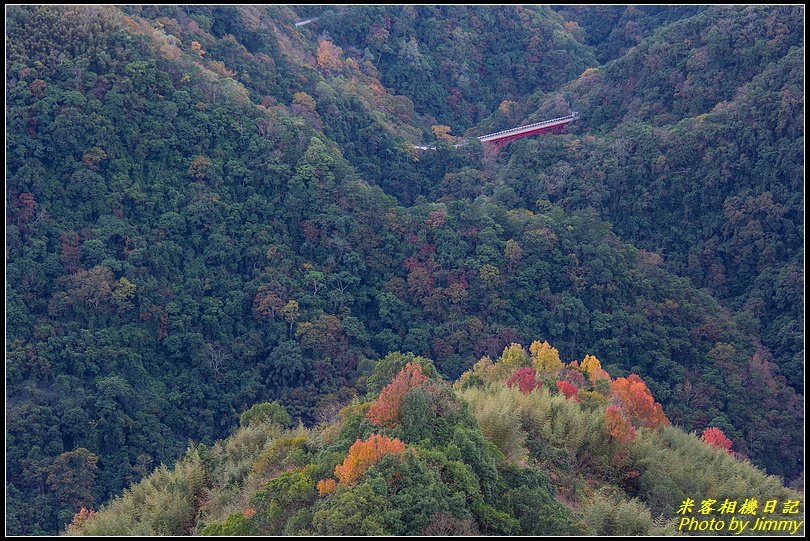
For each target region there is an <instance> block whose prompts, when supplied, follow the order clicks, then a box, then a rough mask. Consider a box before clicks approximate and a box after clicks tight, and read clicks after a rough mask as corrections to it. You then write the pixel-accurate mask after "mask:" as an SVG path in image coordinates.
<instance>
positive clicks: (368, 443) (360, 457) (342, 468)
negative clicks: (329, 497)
mask: <svg viewBox="0 0 810 541" xmlns="http://www.w3.org/2000/svg"><path fill="white" fill-rule="evenodd" d="M404 452H405V444H404V443H402V442H401V441H400V440H398V439H397V438H394V439H391V438H389V437H387V436H381V435H380V434H372V435H371V436H369V438H368V439H367V440H365V441H360V440H357V441H355V442H354V444H352V446H351V448H350V449H349V454H347V455H346V458H345V459H344V460H343V464H338V465H337V466H335V475H336V476H337V478H338V479H340V482H341V483H343V484H345V485H351V484H353V483H355V482H356V481H357V480H358V479H360V477H362V476H363V473H365V471H366V470H367V469H369V468H370V467H371V466H373V465H374V464H376V463H377V462H379V461H380V459H381V458H382V457H384V456H385V455H390V454H402V453H404ZM324 485H325V488H326V483H324Z"/></svg>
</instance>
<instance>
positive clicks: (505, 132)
mask: <svg viewBox="0 0 810 541" xmlns="http://www.w3.org/2000/svg"><path fill="white" fill-rule="evenodd" d="M577 114H578V113H571V114H570V115H565V116H561V117H559V118H553V119H551V120H543V121H542V122H535V123H534V124H526V125H525V126H518V127H516V128H511V129H508V130H503V131H498V132H495V133H488V134H486V135H481V136H479V137H477V139H478V140H479V141H483V140H484V139H487V138H489V137H496V136H498V135H508V134H512V133H516V132H522V131H525V130H528V129H533V128H539V127H540V126H546V125H549V124H555V123H558V122H562V121H563V120H573V119H575V118H576V117H577Z"/></svg>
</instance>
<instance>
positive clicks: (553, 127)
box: [478, 112, 579, 150]
mask: <svg viewBox="0 0 810 541" xmlns="http://www.w3.org/2000/svg"><path fill="white" fill-rule="evenodd" d="M577 116H579V113H577V112H572V113H571V114H569V115H566V116H561V117H559V118H554V119H552V120H544V121H542V122H535V123H534V124H526V125H525V126H518V127H517V128H512V129H511V130H504V131H499V132H495V133H490V134H488V135H482V136H481V137H478V140H479V141H481V142H482V143H492V144H493V145H494V146H495V148H496V149H498V150H500V149H502V148H503V147H505V146H506V145H508V144H509V143H511V142H512V141H514V140H515V139H520V138H521V137H526V136H528V135H539V134H546V133H551V134H554V135H557V134H559V133H560V132H561V131H562V129H563V128H564V127H565V125H566V124H568V123H570V122H573V121H574V120H576V118H577Z"/></svg>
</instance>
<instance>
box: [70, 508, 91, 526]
mask: <svg viewBox="0 0 810 541" xmlns="http://www.w3.org/2000/svg"><path fill="white" fill-rule="evenodd" d="M95 515H96V512H95V511H93V510H92V509H88V508H86V507H82V508H81V510H80V511H79V512H78V513H76V514H75V515H73V521H72V522H71V523H70V524H68V526H67V529H68V531H72V530H77V529H78V528H81V527H82V526H83V525H84V524H85V523H86V522H87V521H88V520H90V519H92V518H93V517H95Z"/></svg>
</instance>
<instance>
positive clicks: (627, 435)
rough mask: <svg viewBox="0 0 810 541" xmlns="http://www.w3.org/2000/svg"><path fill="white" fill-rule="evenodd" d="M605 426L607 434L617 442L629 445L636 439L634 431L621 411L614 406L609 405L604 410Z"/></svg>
mask: <svg viewBox="0 0 810 541" xmlns="http://www.w3.org/2000/svg"><path fill="white" fill-rule="evenodd" d="M605 426H606V427H607V431H608V434H610V436H611V437H612V438H614V439H615V440H616V441H618V442H621V443H629V442H631V441H633V440H634V439H636V429H635V428H633V425H632V423H631V422H630V419H628V418H627V415H625V413H624V412H623V411H622V409H621V408H620V407H619V406H617V405H615V404H611V405H610V406H608V407H607V410H605Z"/></svg>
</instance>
